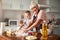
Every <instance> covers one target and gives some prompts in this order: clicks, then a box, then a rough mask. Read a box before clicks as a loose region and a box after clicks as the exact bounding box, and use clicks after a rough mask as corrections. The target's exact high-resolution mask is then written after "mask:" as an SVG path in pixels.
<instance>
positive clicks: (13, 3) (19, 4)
mask: <svg viewBox="0 0 60 40" xmlns="http://www.w3.org/2000/svg"><path fill="white" fill-rule="evenodd" d="M31 1H32V0H2V7H3V9H9V10H10V9H11V10H29V7H30V3H31ZM34 1H35V2H36V3H38V0H34Z"/></svg>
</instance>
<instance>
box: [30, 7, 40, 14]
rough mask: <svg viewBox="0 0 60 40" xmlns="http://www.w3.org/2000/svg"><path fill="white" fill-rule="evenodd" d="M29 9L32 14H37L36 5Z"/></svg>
mask: <svg viewBox="0 0 60 40" xmlns="http://www.w3.org/2000/svg"><path fill="white" fill-rule="evenodd" d="M31 10H32V12H33V13H34V14H37V13H38V10H39V9H38V7H34V8H32V9H31Z"/></svg>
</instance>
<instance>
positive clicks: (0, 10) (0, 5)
mask: <svg viewBox="0 0 60 40" xmlns="http://www.w3.org/2000/svg"><path fill="white" fill-rule="evenodd" d="M2 15H3V14H2V3H1V0H0V22H1V21H2Z"/></svg>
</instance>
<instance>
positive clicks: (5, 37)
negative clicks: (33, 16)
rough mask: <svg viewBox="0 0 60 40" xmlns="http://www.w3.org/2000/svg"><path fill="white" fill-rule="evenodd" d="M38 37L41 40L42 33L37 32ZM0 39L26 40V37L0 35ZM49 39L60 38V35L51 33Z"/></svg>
mask: <svg viewBox="0 0 60 40" xmlns="http://www.w3.org/2000/svg"><path fill="white" fill-rule="evenodd" d="M36 36H37V39H36V40H40V38H41V34H40V33H37V35H36ZM0 40H26V39H25V37H15V36H12V37H8V36H6V35H1V36H0ZM48 40H60V35H55V34H51V35H49V36H48Z"/></svg>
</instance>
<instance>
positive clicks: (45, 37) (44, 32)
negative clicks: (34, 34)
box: [42, 21, 48, 40]
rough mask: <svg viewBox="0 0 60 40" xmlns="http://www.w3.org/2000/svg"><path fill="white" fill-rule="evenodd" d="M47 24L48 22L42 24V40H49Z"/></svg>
mask: <svg viewBox="0 0 60 40" xmlns="http://www.w3.org/2000/svg"><path fill="white" fill-rule="evenodd" d="M47 33H48V32H47V23H46V21H43V24H42V40H47V38H48V34H47Z"/></svg>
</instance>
